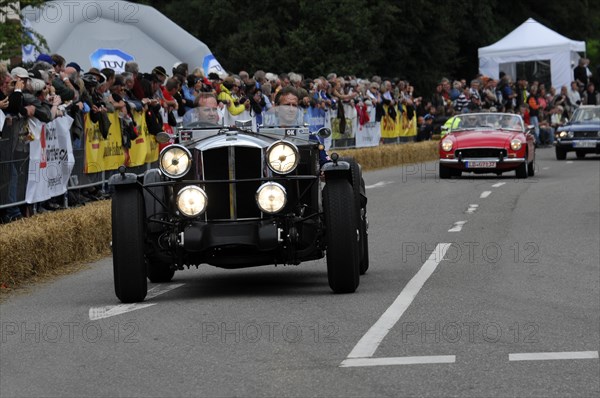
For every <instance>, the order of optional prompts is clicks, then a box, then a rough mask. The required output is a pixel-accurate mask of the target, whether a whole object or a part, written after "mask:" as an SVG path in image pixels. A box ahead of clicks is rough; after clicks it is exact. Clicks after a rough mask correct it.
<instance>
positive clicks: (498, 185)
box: [492, 182, 506, 188]
mask: <svg viewBox="0 0 600 398" xmlns="http://www.w3.org/2000/svg"><path fill="white" fill-rule="evenodd" d="M504 184H506V183H505V182H499V183H497V184H494V185H492V188H500V187H501V186H502V185H504Z"/></svg>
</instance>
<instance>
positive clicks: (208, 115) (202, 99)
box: [183, 92, 220, 126]
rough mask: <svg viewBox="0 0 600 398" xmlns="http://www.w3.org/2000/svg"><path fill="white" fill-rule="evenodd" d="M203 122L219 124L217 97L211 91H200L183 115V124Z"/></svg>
mask: <svg viewBox="0 0 600 398" xmlns="http://www.w3.org/2000/svg"><path fill="white" fill-rule="evenodd" d="M196 122H205V123H207V124H211V125H219V124H220V121H219V108H218V103H217V97H216V96H215V95H214V94H213V93H204V92H201V93H199V94H198V97H196V100H195V101H194V107H193V108H192V109H190V110H189V111H187V112H186V114H185V115H184V116H183V125H184V126H187V125H190V124H191V123H196Z"/></svg>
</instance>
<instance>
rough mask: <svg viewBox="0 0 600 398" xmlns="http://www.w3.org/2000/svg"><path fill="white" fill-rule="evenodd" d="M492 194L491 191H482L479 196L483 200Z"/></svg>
mask: <svg viewBox="0 0 600 398" xmlns="http://www.w3.org/2000/svg"><path fill="white" fill-rule="evenodd" d="M491 194H492V191H483V192H482V193H481V195H480V196H479V197H480V198H481V199H485V198H487V197H488V196H490V195H491Z"/></svg>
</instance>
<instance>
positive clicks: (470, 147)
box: [439, 113, 535, 178]
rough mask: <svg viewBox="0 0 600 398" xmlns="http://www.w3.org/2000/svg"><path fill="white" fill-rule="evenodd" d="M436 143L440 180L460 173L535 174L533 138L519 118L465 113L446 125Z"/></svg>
mask: <svg viewBox="0 0 600 398" xmlns="http://www.w3.org/2000/svg"><path fill="white" fill-rule="evenodd" d="M442 129H443V130H445V131H444V132H446V133H447V134H446V135H445V136H443V138H442V139H441V141H440V146H439V153H440V165H439V166H440V178H450V177H453V176H454V177H459V176H460V175H461V174H462V173H463V172H470V173H496V174H497V175H500V174H502V173H504V172H507V171H512V170H515V172H516V175H517V178H527V177H528V176H533V175H534V173H535V169H534V163H535V138H534V136H533V135H532V134H530V130H531V129H530V128H528V127H526V126H525V125H524V124H523V119H522V118H521V117H520V116H519V115H515V114H512V113H465V114H460V115H457V116H455V117H453V118H451V119H449V120H448V122H446V124H445V125H444V127H443V128H442Z"/></svg>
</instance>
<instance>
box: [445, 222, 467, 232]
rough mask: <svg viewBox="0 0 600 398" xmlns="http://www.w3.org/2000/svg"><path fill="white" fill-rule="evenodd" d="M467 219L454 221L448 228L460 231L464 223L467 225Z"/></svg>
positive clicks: (451, 230) (450, 230) (452, 230)
mask: <svg viewBox="0 0 600 398" xmlns="http://www.w3.org/2000/svg"><path fill="white" fill-rule="evenodd" d="M466 223H467V222H466V221H457V222H455V223H454V226H453V227H452V228H450V229H449V230H448V232H460V231H461V230H462V227H463V225H465V224H466Z"/></svg>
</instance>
